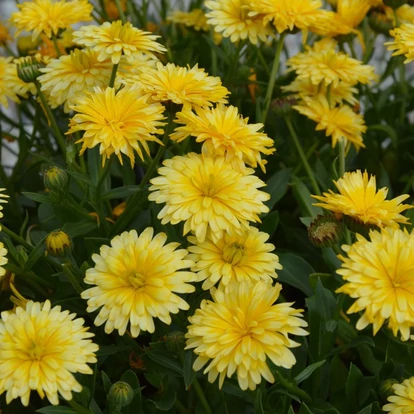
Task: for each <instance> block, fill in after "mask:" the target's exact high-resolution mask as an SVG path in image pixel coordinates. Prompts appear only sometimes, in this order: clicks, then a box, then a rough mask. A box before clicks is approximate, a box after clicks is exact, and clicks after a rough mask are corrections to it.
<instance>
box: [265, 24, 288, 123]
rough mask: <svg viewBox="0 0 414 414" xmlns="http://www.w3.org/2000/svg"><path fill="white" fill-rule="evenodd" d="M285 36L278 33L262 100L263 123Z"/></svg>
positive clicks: (267, 110)
mask: <svg viewBox="0 0 414 414" xmlns="http://www.w3.org/2000/svg"><path fill="white" fill-rule="evenodd" d="M285 36H286V33H285V32H283V33H281V34H280V37H279V42H278V44H277V47H276V53H275V58H274V60H273V66H272V71H271V73H270V79H269V83H268V85H267V91H266V96H265V100H264V108H263V112H262V119H261V122H262V123H263V124H264V123H265V122H266V119H267V114H268V112H269V107H270V101H271V99H272V95H273V89H274V87H275V83H276V76H277V73H278V71H279V64H280V53H281V52H282V49H283V43H284V40H285Z"/></svg>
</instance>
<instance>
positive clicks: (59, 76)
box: [38, 48, 112, 112]
mask: <svg viewBox="0 0 414 414" xmlns="http://www.w3.org/2000/svg"><path fill="white" fill-rule="evenodd" d="M40 71H41V72H42V73H44V74H43V75H41V76H39V78H38V81H39V82H40V83H41V84H42V91H44V92H46V94H47V96H48V100H49V104H50V106H51V107H52V108H56V107H57V106H59V105H62V104H65V105H64V111H65V112H70V110H71V109H70V108H71V106H73V105H75V103H76V102H77V98H78V97H79V95H81V94H83V93H84V92H86V91H93V89H94V87H97V86H99V87H105V86H107V85H108V83H109V79H110V77H111V72H112V63H111V62H110V61H109V60H106V61H104V62H100V61H99V60H98V53H97V52H94V51H93V50H92V49H88V48H87V49H83V50H79V49H75V50H74V51H73V52H71V54H70V55H66V56H61V57H60V58H59V59H52V60H51V61H50V62H49V63H48V65H47V66H46V67H45V68H43V69H40Z"/></svg>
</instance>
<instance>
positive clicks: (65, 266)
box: [62, 263, 85, 294]
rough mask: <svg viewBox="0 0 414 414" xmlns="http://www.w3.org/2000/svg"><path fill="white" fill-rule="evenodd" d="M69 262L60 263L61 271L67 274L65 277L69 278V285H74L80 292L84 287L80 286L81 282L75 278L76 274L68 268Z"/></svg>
mask: <svg viewBox="0 0 414 414" xmlns="http://www.w3.org/2000/svg"><path fill="white" fill-rule="evenodd" d="M70 266H71V265H70V264H66V263H64V264H62V270H63V273H64V274H65V275H66V276H67V278H68V279H69V282H70V283H71V285H72V286H73V287H74V289H75V290H76V291H77V292H78V293H79V294H80V293H82V292H83V291H84V290H85V289H83V287H82V286H81V284H80V283H79V281H78V279H77V278H76V276H75V275H74V274H73V272H72V271H71V270H70Z"/></svg>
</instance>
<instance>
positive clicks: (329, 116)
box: [293, 95, 367, 150]
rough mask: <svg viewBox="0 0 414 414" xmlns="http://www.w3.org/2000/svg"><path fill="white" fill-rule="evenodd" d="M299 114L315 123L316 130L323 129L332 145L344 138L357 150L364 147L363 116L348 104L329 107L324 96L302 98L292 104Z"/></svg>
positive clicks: (365, 128)
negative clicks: (298, 102) (300, 100)
mask: <svg viewBox="0 0 414 414" xmlns="http://www.w3.org/2000/svg"><path fill="white" fill-rule="evenodd" d="M293 108H294V109H296V110H297V111H298V112H299V113H300V114H302V115H305V116H307V117H308V118H309V119H312V121H315V122H316V123H317V125H316V130H317V131H321V130H325V134H326V136H327V137H329V136H330V137H332V147H335V146H336V144H337V143H338V142H339V141H340V140H341V138H345V139H346V140H347V141H348V142H350V143H352V144H353V145H354V146H355V148H356V149H357V150H359V149H360V148H361V147H365V144H364V143H363V142H362V134H364V133H365V132H366V130H367V127H366V125H365V122H364V118H363V116H362V115H360V114H356V113H355V112H354V111H353V110H352V108H351V107H350V106H348V105H342V106H337V107H331V106H330V105H329V103H328V100H327V98H326V97H325V96H322V95H318V96H316V97H315V98H304V99H303V102H302V103H301V104H299V105H295V106H293Z"/></svg>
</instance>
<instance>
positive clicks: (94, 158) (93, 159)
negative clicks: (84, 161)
mask: <svg viewBox="0 0 414 414" xmlns="http://www.w3.org/2000/svg"><path fill="white" fill-rule="evenodd" d="M107 162H108V161H107ZM101 163H102V159H101V155H100V154H99V149H98V148H97V147H95V148H92V149H90V150H88V172H89V175H90V177H91V182H92V184H93V185H94V186H96V184H98V181H99V166H100V165H101Z"/></svg>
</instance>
